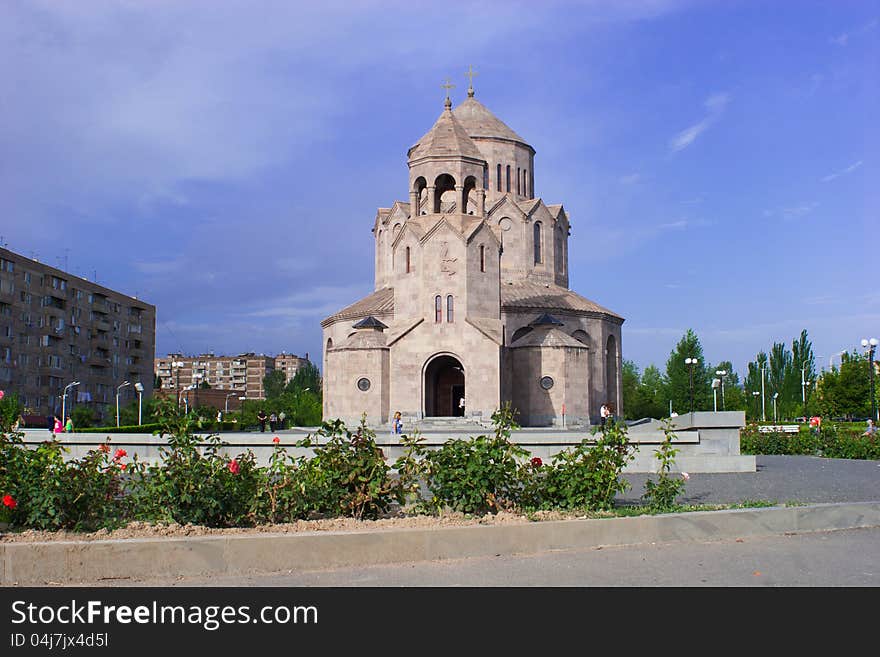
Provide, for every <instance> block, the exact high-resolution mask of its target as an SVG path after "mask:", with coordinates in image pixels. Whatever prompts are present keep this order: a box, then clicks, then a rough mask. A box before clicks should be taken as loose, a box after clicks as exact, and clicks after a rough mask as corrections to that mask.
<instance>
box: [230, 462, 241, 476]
mask: <svg viewBox="0 0 880 657" xmlns="http://www.w3.org/2000/svg"><path fill="white" fill-rule="evenodd" d="M228 467H229V471H230V472H231V473H232V474H238V471H239V470H241V467H240V466H239V465H238V461H236V460H235V459H232V460H231V461H230V462H229V466H228Z"/></svg>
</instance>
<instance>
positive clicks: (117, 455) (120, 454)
mask: <svg viewBox="0 0 880 657" xmlns="http://www.w3.org/2000/svg"><path fill="white" fill-rule="evenodd" d="M124 456H128V452H126V451H125V450H124V449H117V450H116V453H115V454H114V455H113V460H114V461H118V460H119V459H121V458H122V457H124Z"/></svg>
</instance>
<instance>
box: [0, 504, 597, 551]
mask: <svg viewBox="0 0 880 657" xmlns="http://www.w3.org/2000/svg"><path fill="white" fill-rule="evenodd" d="M583 517H585V516H584V515H583V514H577V513H570V514H566V513H563V512H559V511H538V512H535V513H533V514H530V515H528V516H525V515H522V514H517V513H511V512H507V511H502V512H500V513H497V514H494V515H492V514H489V515H485V516H472V515H467V514H463V513H454V512H447V513H443V514H441V515H439V516H428V515H405V514H403V513H400V514H397V515H391V514H389V516H388V517H384V518H379V519H377V520H356V519H354V518H325V519H318V520H298V521H296V522H292V523H285V524H278V525H259V526H256V527H234V528H228V529H216V528H212V527H202V526H199V525H178V524H170V525H153V524H150V523H146V522H132V523H129V524H128V525H127V526H126V527H122V528H120V529H114V530H112V531H109V530H107V529H101V530H98V531H96V532H73V531H40V530H35V529H27V530H24V531H14V530H13V531H7V532H3V533H0V543H23V542H24V543H37V542H43V541H99V540H108V539H125V538H182V537H186V536H223V535H226V536H242V535H255V534H289V533H294V532H329V531H332V532H374V531H382V530H388V529H413V528H418V529H425V528H438V529H439V528H442V527H452V526H467V525H510V524H522V523H527V522H536V521H542V520H565V519H573V518H583Z"/></svg>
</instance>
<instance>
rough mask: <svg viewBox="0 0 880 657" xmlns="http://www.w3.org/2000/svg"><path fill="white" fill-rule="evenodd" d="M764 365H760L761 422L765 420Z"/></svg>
mask: <svg viewBox="0 0 880 657" xmlns="http://www.w3.org/2000/svg"><path fill="white" fill-rule="evenodd" d="M766 369H767V368H766V367H763V366H762V367H761V422H766V421H767V410H766V404H764V371H765V370H766Z"/></svg>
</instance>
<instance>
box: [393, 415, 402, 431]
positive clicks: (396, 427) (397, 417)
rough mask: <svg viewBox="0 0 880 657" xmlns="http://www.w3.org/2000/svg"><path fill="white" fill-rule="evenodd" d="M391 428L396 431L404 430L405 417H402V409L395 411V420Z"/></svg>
mask: <svg viewBox="0 0 880 657" xmlns="http://www.w3.org/2000/svg"><path fill="white" fill-rule="evenodd" d="M391 430H392V431H393V432H394V433H401V432H403V419H402V418H401V415H400V411H395V413H394V420H392V422H391Z"/></svg>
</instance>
